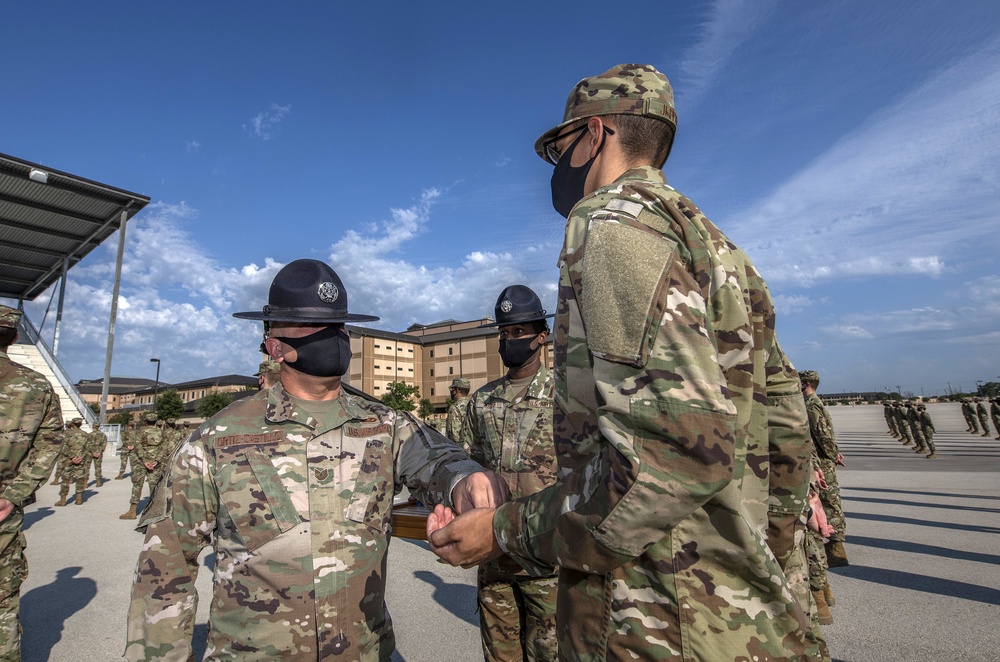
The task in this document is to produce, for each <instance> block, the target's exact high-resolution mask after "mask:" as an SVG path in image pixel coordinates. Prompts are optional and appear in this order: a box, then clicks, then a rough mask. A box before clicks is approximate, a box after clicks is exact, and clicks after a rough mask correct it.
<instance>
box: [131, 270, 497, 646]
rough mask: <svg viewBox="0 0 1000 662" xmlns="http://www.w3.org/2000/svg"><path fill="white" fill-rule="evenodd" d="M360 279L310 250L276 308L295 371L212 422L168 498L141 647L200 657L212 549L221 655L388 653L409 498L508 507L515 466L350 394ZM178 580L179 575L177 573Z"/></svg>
mask: <svg viewBox="0 0 1000 662" xmlns="http://www.w3.org/2000/svg"><path fill="white" fill-rule="evenodd" d="M347 302H348V299H347V289H346V288H345V287H344V283H343V282H342V281H341V279H340V277H339V276H338V275H337V274H336V272H334V270H333V269H331V268H330V267H329V266H328V265H326V264H324V263H323V262H319V261H317V260H296V261H294V262H292V263H290V264H288V265H287V266H285V267H284V268H283V269H281V271H279V272H278V274H277V275H276V276H275V278H274V281H273V282H272V284H271V290H270V293H269V296H268V304H267V305H266V306H264V307H263V309H262V310H261V311H255V312H244V313H237V314H236V315H235V316H236V317H239V318H242V319H253V320H262V321H264V322H265V323H266V324H267V325H268V332H267V338H266V339H265V341H264V345H265V348H266V349H267V352H268V354H269V355H270V357H271V358H272V359H273V360H274V361H277V362H278V363H279V364H280V365H281V374H280V377H281V378H280V380H279V381H278V382H277V383H275V384H274V385H273V386H272V387H270V388H269V389H265V390H261V391H260V392H258V393H257V394H255V395H253V396H251V397H249V398H245V399H243V400H239V401H237V402H235V403H233V404H231V405H230V406H228V407H226V408H225V409H223V410H222V411H221V412H219V413H218V414H216V415H215V416H214V417H213V418H211V419H209V420H208V421H206V422H205V423H204V424H203V425H202V426H201V427H200V428H199V429H198V430H197V431H196V432H195V433H194V434H193V435H192V436H191V437H190V438H189V439H188V440H187V441H186V442H185V443H184V444H183V445H182V446H181V447H180V448H179V449H178V450H177V452H176V453H175V454H174V457H173V459H172V460H171V463H170V467H169V475H168V477H167V480H166V481H165V483H164V485H165V487H164V489H161V490H159V491H158V492H157V494H156V495H155V496H154V497H153V499H152V502H153V503H152V506H151V508H150V509H149V510H148V513H149V514H148V515H146V516H145V517H143V520H142V522H141V524H140V528H141V527H145V528H146V544H145V545H144V547H143V551H142V553H141V554H140V557H139V564H138V570H137V573H136V578H135V585H134V587H133V590H132V604H131V607H130V610H129V623H128V646H127V648H126V651H125V656H126V658H128V659H129V660H146V659H153V658H157V659H160V658H161V657H163V656H165V657H170V658H176V659H187V657H188V656H189V655H190V653H191V634H192V628H193V623H194V615H195V612H196V609H197V597H196V596H197V594H196V592H195V590H194V582H195V577H196V576H197V570H198V554H199V552H200V551H201V549H202V548H203V547H205V546H207V545H209V544H212V545H213V548H214V552H215V559H216V571H215V583H214V587H215V588H214V594H213V597H212V615H211V625H210V627H209V632H210V635H209V642H208V651H207V652H206V656H209V657H213V658H214V657H219V658H223V657H225V658H237V659H246V658H247V657H253V658H254V659H256V658H258V657H260V658H265V657H266V658H268V659H326V658H331V657H333V656H336V655H341V654H343V655H345V656H346V657H345V659H388V657H389V656H390V654H391V652H392V650H393V648H394V647H395V642H394V637H393V632H392V621H391V620H390V618H389V614H388V612H387V611H386V609H385V603H384V595H385V584H386V577H385V571H386V551H387V549H388V543H389V533H390V528H391V508H392V501H393V495H394V494H395V493H396V492H398V491H399V490H400V489H402V487H403V485H406V486H407V487H408V488H409V489H410V491H411V492H412V493H414V494H415V495H416V496H417V497H418V498H420V499H421V500H423V501H424V502H425V503H431V504H437V503H442V504H449V505H453V506H454V507H455V508H457V509H458V510H467V509H470V508H472V507H475V506H488V505H490V504H492V505H497V504H499V503H500V502H501V501H502V500H503V499H505V498H506V492H505V489H504V488H503V486H502V484H501V482H500V481H499V479H498V478H497V477H496V476H494V475H493V474H492V472H483V469H482V467H480V466H479V465H477V464H476V463H475V462H473V461H471V460H470V459H469V458H468V456H467V455H466V454H465V453H464V452H463V451H462V450H461V448H460V447H459V446H457V445H456V444H454V443H453V442H451V441H449V440H448V439H446V438H445V437H443V436H441V435H440V434H438V433H437V432H435V431H433V430H431V429H430V428H427V427H424V426H423V425H421V424H420V423H419V422H418V421H417V420H416V419H415V418H413V417H412V416H410V415H409V414H406V413H403V412H397V411H394V410H392V409H389V408H388V407H386V406H385V405H383V404H382V403H380V402H377V401H373V400H368V399H365V398H362V397H358V396H355V395H352V394H349V393H347V392H345V390H344V389H343V388H342V384H341V378H342V376H343V375H344V374H345V373H346V372H347V370H348V368H349V366H350V361H351V344H350V338H349V336H348V334H347V331H346V330H345V328H344V324H345V323H346V322H367V321H374V320H377V319H378V318H377V317H374V316H372V315H358V314H353V313H350V312H349V311H348V303H347ZM168 577H169V578H170V579H169V581H165V578H168Z"/></svg>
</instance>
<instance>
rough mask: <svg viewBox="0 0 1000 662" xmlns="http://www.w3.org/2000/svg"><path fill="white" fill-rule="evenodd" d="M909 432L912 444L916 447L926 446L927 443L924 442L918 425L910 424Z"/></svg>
mask: <svg viewBox="0 0 1000 662" xmlns="http://www.w3.org/2000/svg"><path fill="white" fill-rule="evenodd" d="M910 434H911V435H912V436H913V444H914V445H915V446H916V447H917V448H924V447H926V446H927V444H926V443H924V433H923V432H921V431H920V427H919V426H916V425H911V426H910Z"/></svg>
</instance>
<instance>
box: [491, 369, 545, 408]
mask: <svg viewBox="0 0 1000 662" xmlns="http://www.w3.org/2000/svg"><path fill="white" fill-rule="evenodd" d="M509 385H510V380H509V379H508V378H507V376H506V375H504V378H503V379H501V380H500V383H499V384H497V387H496V388H495V389H493V393H492V395H493V397H496V398H503V393H504V391H505V390H506V389H507V387H508V386H509ZM551 397H552V379H551V375H550V373H549V370H548V368H546V367H545V364H544V363H542V364H540V365H539V366H538V370H537V371H536V372H535V376H534V377H532V378H531V382H530V383H529V384H528V391H527V393H525V395H524V398H523V399H524V400H528V399H534V400H538V399H549V398H551Z"/></svg>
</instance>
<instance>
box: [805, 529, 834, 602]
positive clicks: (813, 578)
mask: <svg viewBox="0 0 1000 662" xmlns="http://www.w3.org/2000/svg"><path fill="white" fill-rule="evenodd" d="M806 557H807V558H808V560H809V590H810V591H822V590H823V589H825V588H826V587H827V586H829V585H830V582H829V581H828V580H827V578H826V571H827V568H828V567H829V566H828V565H827V562H826V549H824V547H823V538H822V537H821V536H820V535H819V534H818V533H816V532H815V531H813V530H812V529H810V530H809V531H807V532H806Z"/></svg>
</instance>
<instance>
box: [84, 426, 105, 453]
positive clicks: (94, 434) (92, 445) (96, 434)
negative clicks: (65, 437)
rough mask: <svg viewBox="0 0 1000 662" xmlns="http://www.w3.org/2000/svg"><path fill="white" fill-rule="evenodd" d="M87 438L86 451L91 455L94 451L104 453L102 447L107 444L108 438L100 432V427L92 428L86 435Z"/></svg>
mask: <svg viewBox="0 0 1000 662" xmlns="http://www.w3.org/2000/svg"><path fill="white" fill-rule="evenodd" d="M87 437H88V438H89V443H88V444H87V452H88V453H90V456H91V457H93V456H94V453H104V449H105V448H106V447H107V445H108V438H107V437H106V436H105V435H104V433H103V432H101V430H100V428H97V429H94V430H92V431H91V432H90V434H88V435H87Z"/></svg>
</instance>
